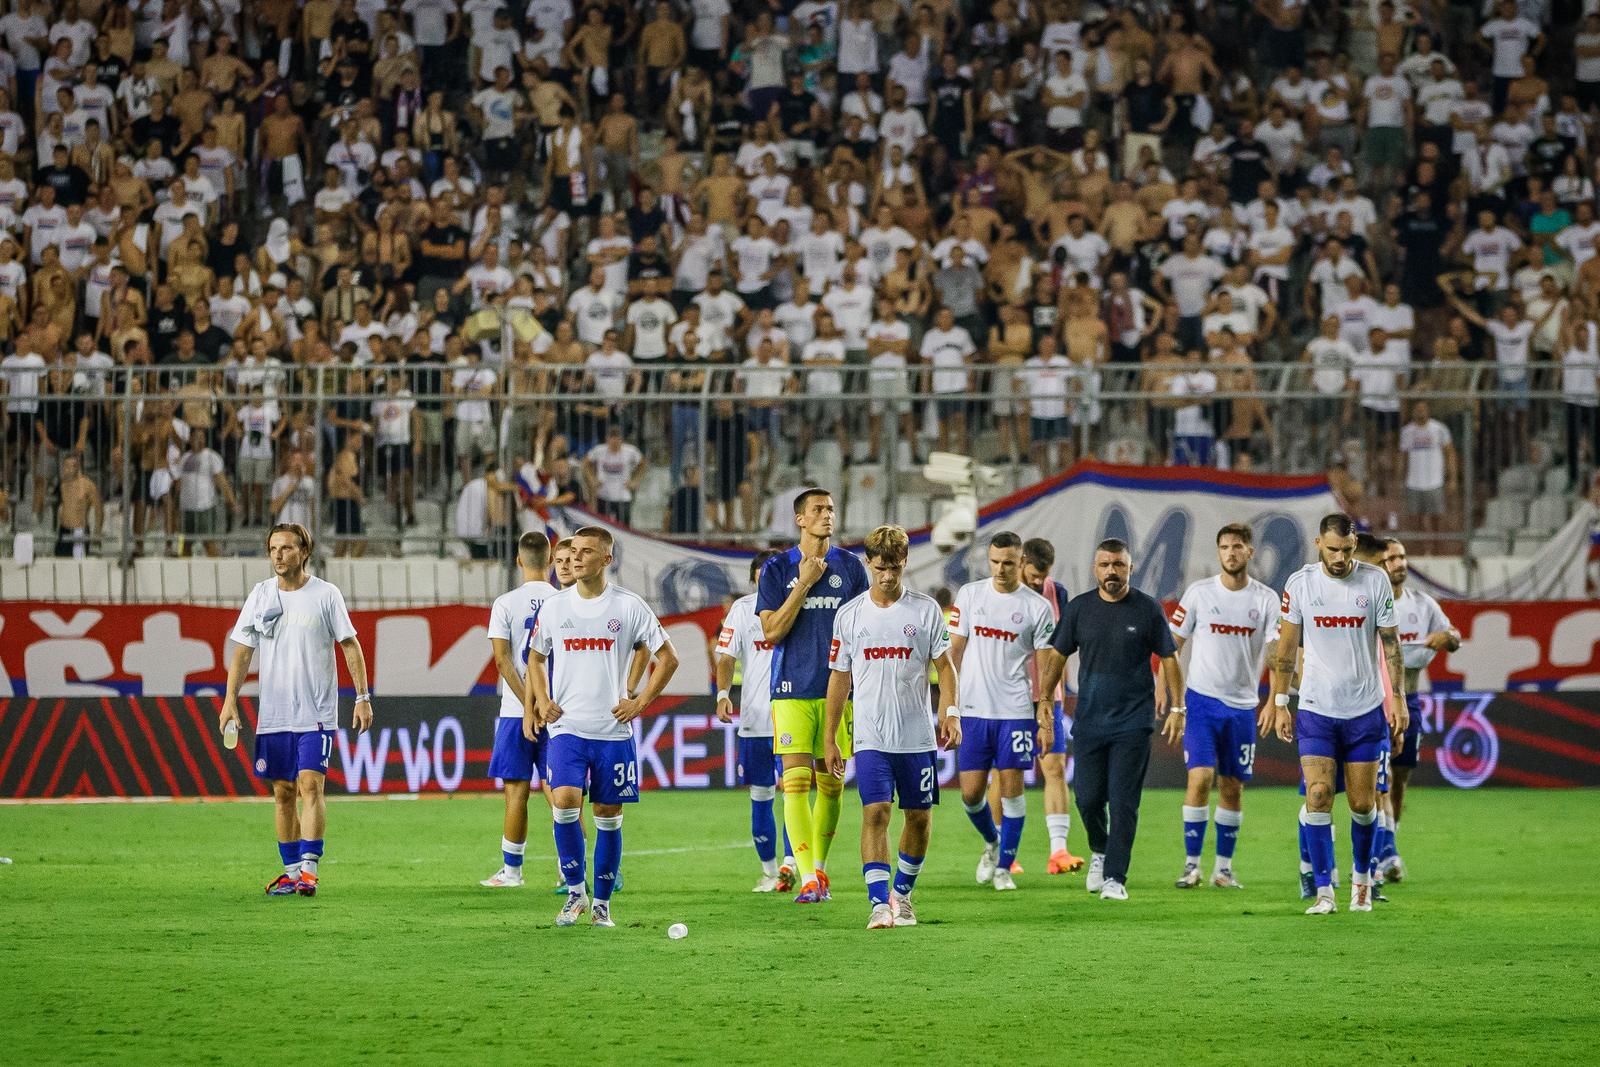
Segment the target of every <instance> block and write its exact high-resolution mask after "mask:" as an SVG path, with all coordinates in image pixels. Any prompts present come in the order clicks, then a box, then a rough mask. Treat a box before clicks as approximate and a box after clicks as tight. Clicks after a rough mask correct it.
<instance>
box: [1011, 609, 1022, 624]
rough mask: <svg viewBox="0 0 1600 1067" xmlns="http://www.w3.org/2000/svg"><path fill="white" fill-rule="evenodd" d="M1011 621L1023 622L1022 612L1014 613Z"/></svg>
mask: <svg viewBox="0 0 1600 1067" xmlns="http://www.w3.org/2000/svg"><path fill="white" fill-rule="evenodd" d="M1011 621H1012V622H1021V621H1022V612H1020V611H1013V612H1012V613H1011Z"/></svg>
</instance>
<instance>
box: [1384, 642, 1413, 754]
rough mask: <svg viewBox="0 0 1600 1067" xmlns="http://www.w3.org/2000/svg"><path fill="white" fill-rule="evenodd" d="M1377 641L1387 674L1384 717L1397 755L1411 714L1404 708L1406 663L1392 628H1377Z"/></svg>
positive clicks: (1403, 740) (1403, 741)
mask: <svg viewBox="0 0 1600 1067" xmlns="http://www.w3.org/2000/svg"><path fill="white" fill-rule="evenodd" d="M1378 640H1379V641H1380V642H1381V643H1382V645H1383V661H1384V667H1385V669H1386V670H1387V671H1388V672H1389V688H1390V692H1391V695H1390V697H1389V707H1388V708H1387V709H1386V712H1385V714H1386V717H1387V718H1388V720H1389V732H1390V734H1391V736H1392V737H1393V739H1394V746H1395V748H1394V750H1395V753H1396V754H1397V755H1398V754H1399V752H1400V746H1402V745H1403V744H1405V735H1406V727H1407V726H1408V725H1409V724H1410V720H1411V712H1410V709H1408V708H1407V707H1406V663H1405V657H1403V656H1402V655H1401V654H1400V635H1399V634H1398V633H1396V632H1395V628H1394V627H1393V626H1381V627H1379V628H1378Z"/></svg>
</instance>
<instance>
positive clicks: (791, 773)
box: [783, 767, 839, 886]
mask: <svg viewBox="0 0 1600 1067" xmlns="http://www.w3.org/2000/svg"><path fill="white" fill-rule="evenodd" d="M810 792H811V768H810V767H790V768H789V769H788V770H786V771H784V772H783V828H784V829H785V830H787V831H789V843H790V844H791V845H793V846H794V862H795V865H796V866H797V867H798V868H799V875H800V884H801V885H802V886H804V885H805V884H806V883H807V882H814V881H816V879H817V864H816V853H815V852H814V851H813V844H812V823H811V803H810V801H811V798H810V797H809V796H807V794H808V793H810ZM833 821H834V824H835V825H837V824H838V821H839V805H838V802H837V801H835V802H834V807H833ZM828 836H829V837H830V838H831V837H832V836H833V834H832V830H830V831H829V835H828Z"/></svg>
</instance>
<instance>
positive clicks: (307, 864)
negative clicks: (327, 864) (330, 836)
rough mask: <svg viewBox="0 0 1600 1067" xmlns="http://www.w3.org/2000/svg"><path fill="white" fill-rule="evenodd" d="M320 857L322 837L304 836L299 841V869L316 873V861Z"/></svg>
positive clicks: (307, 872)
mask: <svg viewBox="0 0 1600 1067" xmlns="http://www.w3.org/2000/svg"><path fill="white" fill-rule="evenodd" d="M321 858H322V838H320V837H306V838H302V839H301V841H300V870H301V871H303V872H304V873H306V874H311V875H314V874H316V873H317V861H318V860H320V859H321Z"/></svg>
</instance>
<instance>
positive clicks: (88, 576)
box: [79, 558, 122, 603]
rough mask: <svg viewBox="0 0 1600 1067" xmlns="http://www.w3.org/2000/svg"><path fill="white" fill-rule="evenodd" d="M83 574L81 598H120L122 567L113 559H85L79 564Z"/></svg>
mask: <svg viewBox="0 0 1600 1067" xmlns="http://www.w3.org/2000/svg"><path fill="white" fill-rule="evenodd" d="M79 570H80V572H81V573H82V575H83V599H84V600H85V601H88V602H90V603H93V602H95V601H113V600H121V599H122V567H121V566H119V565H118V563H117V561H116V560H114V559H93V558H91V559H86V560H83V561H82V562H81V563H80V564H79Z"/></svg>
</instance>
